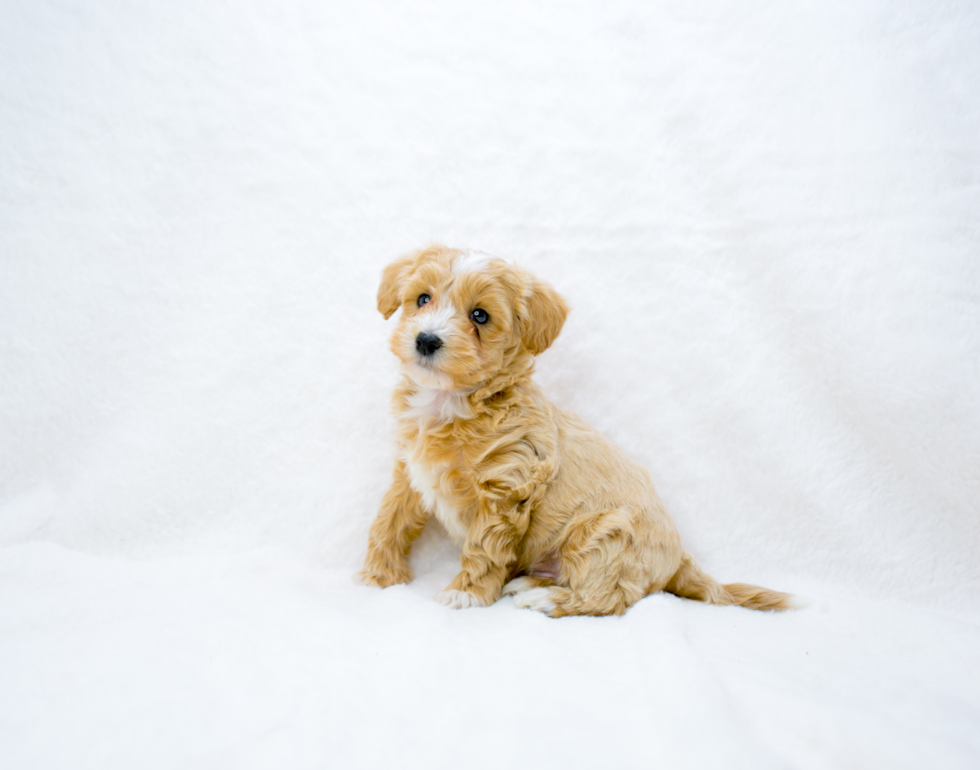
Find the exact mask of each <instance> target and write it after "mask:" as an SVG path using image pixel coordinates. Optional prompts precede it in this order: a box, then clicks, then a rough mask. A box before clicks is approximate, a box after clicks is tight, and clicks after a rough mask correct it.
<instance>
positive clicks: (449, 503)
mask: <svg viewBox="0 0 980 770" xmlns="http://www.w3.org/2000/svg"><path fill="white" fill-rule="evenodd" d="M416 449H417V448H416ZM404 460H405V469H406V470H407V472H408V479H409V483H410V484H411V485H412V489H414V490H415V491H416V492H418V494H419V497H420V499H421V501H422V507H423V508H424V509H425V510H426V511H427V512H428V513H430V514H432V515H433V516H435V517H436V518H437V519H439V521H440V523H441V524H442V526H443V527H444V528H445V529H446V532H448V533H449V536H450V537H451V538H452V539H453V540H454V541H455V542H456V543H457V544H459V545H460V546H462V544H463V543H464V542H465V540H466V533H467V531H468V530H469V526H470V523H471V522H472V521H473V516H474V515H475V513H476V494H475V489H474V481H473V473H472V470H471V469H468V468H466V467H465V465H464V464H463V463H462V461H461V459H456V458H451V457H446V456H442V457H439V456H436V457H432V456H430V455H427V454H426V453H424V452H418V451H412V448H410V449H409V451H408V452H406V454H405V457H404Z"/></svg>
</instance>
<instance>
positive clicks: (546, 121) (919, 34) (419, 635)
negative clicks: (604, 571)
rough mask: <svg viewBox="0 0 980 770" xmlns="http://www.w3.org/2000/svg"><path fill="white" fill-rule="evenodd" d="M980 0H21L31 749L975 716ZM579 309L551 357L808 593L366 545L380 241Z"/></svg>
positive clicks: (670, 753)
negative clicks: (605, 575)
mask: <svg viewBox="0 0 980 770" xmlns="http://www.w3.org/2000/svg"><path fill="white" fill-rule="evenodd" d="M978 30H980V6H977V4H976V3H969V2H961V3H957V2H948V3H936V4H923V3H920V4H905V5H901V6H895V5H894V4H887V3H875V2H858V3H854V2H847V1H846V0H833V1H827V2H817V3H809V4H800V3H793V4H786V3H779V2H775V1H774V0H771V1H769V2H761V1H760V2H748V3H720V2H708V3H685V2H670V3H642V2H633V3H629V2H611V3H595V4H585V5H577V4H570V3H564V2H561V3H559V2H555V3H550V4H548V3H544V4H540V3H524V2H494V3H477V4H472V3H454V2H429V3H421V2H416V3H404V4H397V5H394V4H392V5H390V6H389V5H388V4H383V3H377V2H363V3H322V2H321V3H316V2H308V3H302V2H288V3H271V4H270V3H265V4H262V3H255V2H235V3H232V2H202V3H185V4H172V3H169V4H168V3H156V4H149V5H147V4H142V5H139V4H135V5H134V4H131V3H130V4H127V3H116V2H68V1H67V0H64V1H63V2H45V1H44V0H40V1H38V2H15V3H7V4H6V5H5V6H4V7H3V9H0V105H2V110H0V132H2V133H0V136H2V140H3V142H2V149H0V268H2V272H0V755H2V756H3V764H4V766H5V767H11V768H14V767H16V768H32V767H41V768H54V767H72V768H98V769H99V770H106V769H107V768H120V769H122V768H133V767H145V768H155V767H178V766H179V767H185V768H215V767H270V768H272V767H276V768H280V767H289V768H321V767H338V768H358V767H381V766H385V767H426V768H434V767H494V768H500V767H521V766H536V767H577V766H581V767H603V766H606V767H622V768H631V767H637V768H641V767H642V768H649V767H658V766H663V767H712V766H714V767H725V768H729V767H746V768H765V767H807V768H809V767H813V768H822V767H834V768H837V767H872V766H874V767H883V766H887V767H925V766H931V767H944V768H955V767H964V768H966V767H976V766H977V765H978V764H980V734H978V733H977V730H976V726H977V724H978V723H980V560H978V555H977V554H978V551H980V516H978V501H980V257H978V254H980V87H978V83H980V35H978V32H977V31H978ZM431 239H442V240H444V241H446V242H448V243H450V244H454V245H461V246H469V247H473V248H479V249H483V250H486V251H490V252H492V253H495V254H499V255H502V256H506V257H508V258H511V259H513V260H515V261H517V262H519V263H520V264H522V265H524V266H526V267H528V268H529V269H531V270H532V271H534V272H535V273H537V274H538V275H540V276H541V277H543V278H545V279H547V280H549V281H551V282H552V283H553V284H554V285H555V286H556V287H557V288H558V289H559V290H560V291H561V292H563V294H564V295H565V296H566V297H567V298H568V300H569V302H570V304H571V305H572V308H573V312H572V315H571V316H570V319H569V321H568V323H567V325H566V327H565V330H564V333H563V335H562V336H561V337H560V338H559V340H558V342H557V344H556V345H555V346H554V348H552V349H551V350H550V351H548V352H547V353H546V354H545V355H544V356H543V357H542V359H541V361H540V363H539V375H538V376H539V380H540V381H541V382H542V384H543V385H544V386H545V387H546V389H547V391H548V392H549V393H550V394H551V396H552V397H553V398H554V400H556V401H557V402H558V403H559V404H561V405H562V406H565V407H568V408H571V409H573V410H575V411H577V412H579V413H580V414H581V415H582V416H583V417H585V418H586V419H588V420H589V421H590V422H592V423H593V424H595V425H596V426H597V427H599V428H600V429H602V430H603V431H604V432H605V433H606V434H607V435H609V436H610V437H611V438H613V439H614V440H615V441H616V442H618V443H619V444H620V445H621V446H622V447H623V448H624V449H626V450H627V451H628V452H629V453H630V454H631V455H633V456H634V457H635V458H637V459H638V460H639V461H641V462H643V463H644V464H645V465H647V466H648V467H649V468H650V470H651V473H652V474H653V477H654V480H655V481H656V482H657V484H658V487H659V489H660V491H661V493H662V495H663V497H664V499H665V501H666V502H667V503H668V505H669V507H670V508H671V510H672V511H673V514H674V517H675V519H676V520H677V523H678V526H679V528H680V530H681V533H682V535H683V536H684V538H685V544H686V546H687V547H688V548H689V549H690V550H691V551H692V552H693V553H694V554H695V555H696V556H697V557H698V559H699V561H700V562H701V564H702V565H703V566H704V567H705V568H706V569H707V570H709V571H710V572H712V573H713V574H714V575H715V576H716V577H718V578H719V579H722V580H726V581H733V580H741V581H750V582H758V583H761V584H763V585H767V586H770V587H772V588H775V589H782V590H790V591H796V592H799V593H802V594H804V595H806V596H808V597H809V599H810V602H811V604H810V607H809V608H808V609H806V610H803V611H800V612H796V613H793V614H784V615H768V614H759V613H752V612H749V611H746V610H742V609H738V608H719V607H708V606H704V605H700V604H696V603H693V602H685V601H683V600H680V599H676V598H674V597H670V596H663V595H658V596H654V597H650V598H648V599H645V600H643V601H642V602H640V604H638V605H637V606H636V607H635V608H634V609H633V610H631V611H630V612H629V613H628V614H627V615H626V616H625V617H623V618H619V619H615V618H614V619H592V618H573V619H565V620H559V621H553V620H550V619H548V618H545V617H542V616H540V615H538V614H536V613H533V612H528V611H521V610H518V609H516V608H515V607H514V606H513V604H512V602H511V601H510V600H508V599H505V600H503V601H501V602H500V603H498V604H497V605H495V606H493V607H491V608H489V609H482V610H476V609H473V610H463V611H455V612H454V611H451V610H448V609H447V608H445V607H442V606H440V605H438V604H436V603H435V602H433V601H432V600H431V596H432V594H434V593H435V592H437V591H438V590H440V589H441V588H443V587H444V586H445V584H446V583H447V582H448V581H449V580H450V579H451V577H452V576H453V574H454V573H455V568H456V554H455V552H454V549H453V548H452V546H450V545H449V543H448V542H447V541H446V538H445V536H444V534H443V533H441V532H440V531H439V530H438V529H437V528H436V527H435V526H433V527H430V528H429V529H428V530H427V531H426V532H425V533H424V534H423V537H422V540H421V542H420V543H419V545H418V547H417V551H416V553H415V555H414V557H413V566H414V567H415V569H416V572H417V574H418V578H417V580H416V581H415V582H414V583H412V584H411V585H409V586H404V587H398V588H394V589H389V590H388V591H385V592H380V591H374V590H370V589H366V588H362V587H358V586H355V585H353V584H352V582H351V579H350V578H351V575H352V574H353V573H354V572H355V571H356V569H357V568H358V567H359V565H360V560H361V558H362V556H363V553H364V548H365V544H366V533H367V528H368V526H369V524H370V522H371V519H372V517H373V515H374V512H375V509H376V507H377V504H378V502H379V501H380V498H381V495H382V494H383V491H384V488H385V486H386V484H387V482H388V477H389V473H390V463H391V455H392V449H391V444H390V441H389V440H388V434H389V431H390V429H391V419H390V416H389V414H388V399H389V393H390V391H391V388H392V386H393V384H394V382H395V379H396V377H397V371H396V366H395V361H394V358H393V357H392V356H391V354H390V353H389V352H388V351H387V336H388V334H389V331H390V328H391V327H390V326H389V325H388V324H386V323H385V322H384V321H383V320H382V318H381V316H380V315H379V314H378V313H377V311H376V310H375V308H374V293H375V290H376V287H377V279H378V276H379V274H380V270H381V268H382V267H383V266H384V265H385V264H386V263H387V262H388V261H389V260H391V259H393V258H394V257H395V256H397V255H398V254H400V253H402V252H404V251H406V250H408V249H410V248H413V247H416V246H418V245H421V244H424V243H425V242H426V241H429V240H431Z"/></svg>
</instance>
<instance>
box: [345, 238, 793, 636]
mask: <svg viewBox="0 0 980 770" xmlns="http://www.w3.org/2000/svg"><path fill="white" fill-rule="evenodd" d="M399 308H401V311H402V315H401V319H400V321H399V323H398V327H397V328H396V329H395V332H394V334H393V335H392V337H391V350H392V351H393V352H394V354H395V355H396V356H397V357H398V359H399V360H400V361H401V369H402V379H401V382H400V383H399V385H398V387H397V389H396V390H395V395H394V408H395V413H396V415H397V420H398V422H397V442H398V454H397V461H396V463H395V470H394V478H393V480H392V484H391V488H390V489H389V490H388V492H387V494H385V496H384V500H383V501H382V503H381V511H380V512H379V514H378V517H377V519H376V520H375V522H374V524H373V525H372V526H371V532H370V539H369V542H368V553H367V558H366V560H365V564H364V570H363V571H362V572H361V573H360V575H359V577H360V579H361V581H362V582H363V583H366V584H369V585H376V586H380V587H382V588H384V587H386V586H390V585H394V584H395V583H407V582H408V581H409V580H411V579H412V573H411V570H410V569H409V566H408V562H407V557H408V552H409V548H410V547H411V545H412V541H413V540H414V539H415V538H416V537H417V536H418V534H419V533H420V532H421V531H422V528H423V527H424V526H425V523H426V521H428V519H429V518H430V517H431V516H435V517H436V518H437V519H438V520H439V521H440V522H441V523H442V525H443V527H445V529H446V531H447V532H448V533H449V536H450V537H451V538H452V539H453V540H455V541H456V543H457V544H458V545H459V546H460V548H461V549H462V559H461V569H460V572H459V574H458V575H457V576H456V577H455V578H454V579H453V581H452V582H451V583H450V584H449V587H448V588H447V589H446V590H445V591H443V592H441V593H440V594H438V595H437V597H436V598H437V599H438V600H439V601H441V602H442V603H443V604H446V605H447V606H449V607H455V608H463V607H485V606H487V605H489V604H492V603H493V602H495V601H497V599H499V598H500V597H501V596H502V595H504V594H514V601H515V603H516V604H517V605H518V606H519V607H527V608H531V609H535V610H539V611H541V612H544V613H545V614H547V615H551V616H552V617H561V616H563V615H618V614H622V613H623V612H625V611H626V610H627V608H629V607H630V606H631V605H633V604H634V603H635V602H636V601H637V600H639V599H641V598H642V597H644V596H646V595H647V594H650V593H653V592H655V591H669V592H670V593H673V594H677V595H678V596H683V597H687V598H689V599H698V600H700V601H704V602H710V603H712V604H740V605H742V606H744V607H750V608H752V609H757V610H782V609H787V608H788V607H789V606H790V596H789V594H784V593H778V592H776V591H770V590H767V589H765V588H759V587H757V586H751V585H745V584H742V583H732V584H729V585H721V584H720V583H718V582H717V581H715V580H714V579H713V578H711V577H709V576H708V575H706V574H705V573H704V572H702V571H701V570H700V569H699V568H698V566H697V564H695V562H694V560H693V559H692V558H691V556H690V554H688V553H686V552H685V551H684V550H683V549H682V548H681V542H680V537H679V535H678V533H677V530H676V529H675V527H674V523H673V521H672V520H671V518H670V515H669V514H668V513H667V511H666V510H665V508H664V505H663V503H662V502H661V501H660V498H659V497H658V496H657V493H656V491H655V490H654V488H653V484H652V482H651V481H650V477H649V475H648V474H647V472H646V471H645V470H644V469H643V468H641V467H640V466H638V465H637V464H636V463H634V462H633V461H632V460H630V459H629V458H628V457H627V456H626V455H625V454H624V453H623V452H621V451H620V450H619V449H618V448H616V447H615V446H613V444H611V443H610V442H609V441H607V440H606V439H605V438H604V437H603V436H601V435H600V434H599V433H597V432H596V431H595V430H593V429H592V428H590V427H589V426H588V425H586V424H585V423H584V422H583V421H582V420H580V419H579V418H578V417H576V416H575V415H574V414H571V413H570V412H566V411H564V410H562V409H559V408H558V407H556V406H555V405H554V404H552V403H551V402H550V401H548V399H547V398H545V396H544V394H543V393H542V392H541V390H540V389H539V388H538V386H537V385H536V384H535V383H534V382H533V381H532V380H531V373H532V372H533V370H534V357H535V356H537V355H539V354H541V353H543V352H544V351H545V350H547V349H548V347H549V346H550V345H551V344H552V343H553V342H554V341H555V338H556V337H557V336H558V333H559V332H560V331H561V328H562V325H563V324H564V322H565V316H566V315H567V313H568V307H567V306H566V304H565V302H564V300H563V299H562V298H561V297H560V296H558V294H557V293H556V292H555V291H554V289H552V288H551V287H550V286H548V285H547V284H545V283H543V282H541V281H539V280H537V279H536V278H534V277H532V276H531V275H529V274H528V273H527V272H526V271H524V270H522V269H520V268H518V267H515V266H513V265H510V264H508V263H506V262H504V261H503V260H500V259H497V258H494V257H491V256H488V255H485V254H480V253H477V252H470V251H460V250H456V249H450V248H445V247H443V246H432V247H430V248H427V249H424V250H422V251H419V252H416V253H414V254H412V255H410V256H408V257H405V258H403V259H401V260H399V261H397V262H395V263H394V264H392V265H390V266H389V267H388V268H386V269H385V271H384V274H383V276H382V279H381V287H380V289H379V290H378V310H380V311H381V313H382V314H383V315H384V317H385V318H386V319H387V318H390V317H391V316H392V314H394V313H395V311H396V310H398V309H399Z"/></svg>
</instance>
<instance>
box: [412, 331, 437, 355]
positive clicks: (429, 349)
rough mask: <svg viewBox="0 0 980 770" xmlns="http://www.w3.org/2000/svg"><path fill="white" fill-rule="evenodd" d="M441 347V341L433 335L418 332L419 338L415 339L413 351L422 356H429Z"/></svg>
mask: <svg viewBox="0 0 980 770" xmlns="http://www.w3.org/2000/svg"><path fill="white" fill-rule="evenodd" d="M441 347H442V340H441V339H439V338H438V337H437V336H436V335H434V334H429V333H428V332H419V336H418V337H416V338H415V349H416V350H417V351H418V352H419V353H421V354H422V355H423V356H431V355H432V354H433V353H435V352H436V351H437V350H438V349H439V348H441Z"/></svg>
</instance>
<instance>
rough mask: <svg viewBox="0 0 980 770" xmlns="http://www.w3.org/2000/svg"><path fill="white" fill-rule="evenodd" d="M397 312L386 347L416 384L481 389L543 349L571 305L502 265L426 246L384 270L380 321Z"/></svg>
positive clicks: (466, 253)
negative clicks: (389, 343) (520, 361)
mask: <svg viewBox="0 0 980 770" xmlns="http://www.w3.org/2000/svg"><path fill="white" fill-rule="evenodd" d="M399 308H401V311H402V315H401V319H400V321H399V322H398V328H396V329H395V332H394V334H393V335H392V337H391V349H392V351H393V352H394V354H395V355H396V356H398V358H399V359H400V360H401V362H402V370H403V371H404V372H405V374H407V375H408V376H409V377H410V378H411V379H412V380H413V381H414V382H415V383H417V384H418V385H421V386H423V387H429V388H439V389H440V390H456V391H465V390H471V389H474V388H477V387H479V386H480V385H481V384H483V383H485V382H487V381H488V380H490V379H491V378H493V377H495V376H496V375H498V374H500V373H501V372H504V371H505V370H506V369H507V367H509V366H512V365H513V364H514V363H515V362H516V361H518V360H520V359H522V358H524V359H526V358H527V357H529V356H535V355H537V354H538V353H541V352H543V351H544V350H546V349H547V348H548V347H549V346H550V345H551V343H552V342H554V340H555V338H556V337H557V336H558V333H559V332H560V331H561V327H562V324H564V323H565V316H566V315H567V314H568V307H567V305H566V304H565V301H564V300H563V299H562V298H561V297H560V296H559V295H558V293H557V292H555V290H554V289H552V288H551V287H550V286H548V285H547V284H545V283H543V282H541V281H539V280H537V279H536V278H534V277H532V276H531V275H530V274H529V273H527V272H526V271H525V270H522V269H521V268H518V267H515V266H514V265H510V264H508V263H507V262H504V261H503V260H502V259H497V258H496V257H491V256H489V255H486V254H481V253H478V252H470V251H459V250H457V249H449V248H446V247H444V246H431V247H429V248H427V249H423V250H422V251H419V252H416V253H415V254H412V255H410V256H408V257H405V258H403V259H400V260H398V261H397V262H395V263H394V264H391V265H389V266H388V267H387V268H386V269H385V271H384V274H383V275H382V278H381V287H380V288H379V289H378V310H380V311H381V313H382V314H383V315H384V317H385V318H390V317H391V315H392V314H393V313H394V312H395V311H396V310H398V309H399Z"/></svg>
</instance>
